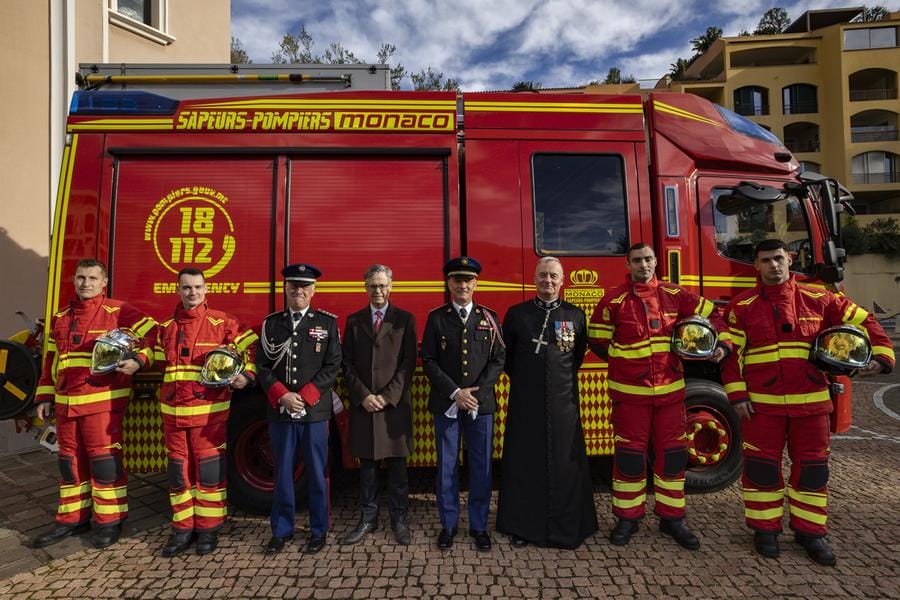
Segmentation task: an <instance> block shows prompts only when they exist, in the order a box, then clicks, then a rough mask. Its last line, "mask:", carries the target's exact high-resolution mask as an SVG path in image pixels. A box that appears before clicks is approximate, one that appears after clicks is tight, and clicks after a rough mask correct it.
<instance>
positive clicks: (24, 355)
mask: <svg viewBox="0 0 900 600" xmlns="http://www.w3.org/2000/svg"><path fill="white" fill-rule="evenodd" d="M0 358H2V360H0V365H2V370H0V420H3V419H11V418H13V417H15V416H16V415H20V414H23V413H25V412H26V411H27V410H28V409H29V408H31V405H32V402H33V401H34V392H35V391H36V390H37V383H38V377H39V375H40V355H36V354H35V352H34V351H33V350H31V349H30V348H28V347H27V346H25V345H24V344H20V343H19V342H13V341H12V340H0Z"/></svg>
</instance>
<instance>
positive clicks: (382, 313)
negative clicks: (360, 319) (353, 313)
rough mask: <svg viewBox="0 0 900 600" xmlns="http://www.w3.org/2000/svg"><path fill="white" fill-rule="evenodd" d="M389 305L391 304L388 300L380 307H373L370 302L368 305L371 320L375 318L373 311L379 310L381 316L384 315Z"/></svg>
mask: <svg viewBox="0 0 900 600" xmlns="http://www.w3.org/2000/svg"><path fill="white" fill-rule="evenodd" d="M390 305H391V304H390V302H387V303H385V305H384V306H382V307H381V308H375V307H374V306H372V305H371V304H370V305H369V312H370V313H371V314H372V320H373V321H374V320H375V313H376V312H377V311H379V310H380V311H381V316H382V317H384V315H386V314H387V310H388V306H390Z"/></svg>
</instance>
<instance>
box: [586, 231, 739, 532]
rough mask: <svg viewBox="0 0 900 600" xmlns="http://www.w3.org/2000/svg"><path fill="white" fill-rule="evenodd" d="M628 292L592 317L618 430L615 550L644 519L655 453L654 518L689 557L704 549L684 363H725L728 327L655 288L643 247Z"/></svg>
mask: <svg viewBox="0 0 900 600" xmlns="http://www.w3.org/2000/svg"><path fill="white" fill-rule="evenodd" d="M626 267H627V269H628V276H627V277H626V281H625V283H624V285H621V286H619V287H617V288H614V289H613V290H611V291H610V292H608V293H607V294H605V295H604V297H603V299H602V300H601V301H600V302H599V303H598V304H597V307H596V308H595V309H594V312H593V314H592V315H591V321H590V324H589V325H588V345H589V346H590V348H591V350H593V351H594V353H595V354H596V355H597V356H599V357H601V358H605V359H607V360H608V361H609V375H608V379H607V385H608V386H609V395H610V397H611V398H612V402H613V411H612V423H613V429H614V430H615V433H616V437H615V450H614V454H613V482H612V504H613V514H614V515H615V516H616V518H617V523H616V526H615V528H614V529H613V530H612V532H611V533H610V535H609V540H610V542H612V543H613V544H615V545H617V546H624V545H626V544H628V542H629V541H630V539H631V536H632V535H634V534H635V533H636V532H637V530H638V522H639V521H640V520H641V519H642V518H643V517H644V514H645V507H644V505H645V500H646V496H647V473H646V467H647V456H648V455H647V449H648V446H650V445H652V446H653V454H654V459H653V483H654V489H655V495H656V507H655V509H654V512H655V513H656V515H657V516H658V517H659V530H660V531H661V532H662V533H664V534H665V535H668V536H670V537H672V539H674V540H675V541H676V542H677V543H678V544H679V545H681V546H682V547H684V548H687V549H688V550H696V549H698V548H699V547H700V540H699V539H697V536H696V535H694V534H693V533H692V532H691V531H690V529H688V527H687V525H685V523H684V517H685V498H684V470H685V467H686V466H687V461H688V447H687V442H686V440H685V423H686V415H685V410H684V389H685V383H684V375H683V368H682V363H681V359H682V358H687V359H696V360H709V361H712V362H718V361H720V360H722V358H723V357H724V356H725V355H726V354H727V353H728V350H729V342H728V335H727V333H720V335H718V336H717V331H718V332H724V330H725V328H726V326H725V323H724V322H723V321H722V318H721V316H720V315H719V312H718V310H717V309H716V308H715V306H714V305H713V303H712V302H710V301H709V300H706V299H705V298H701V297H699V296H696V295H694V294H692V293H690V292H688V291H687V290H685V289H682V288H680V287H678V286H677V285H674V284H671V283H665V282H661V281H659V280H657V279H656V275H655V271H656V255H655V254H654V252H653V249H652V248H650V247H649V246H648V245H647V244H644V243H637V244H634V245H633V246H631V248H629V249H628V253H627V254H626Z"/></svg>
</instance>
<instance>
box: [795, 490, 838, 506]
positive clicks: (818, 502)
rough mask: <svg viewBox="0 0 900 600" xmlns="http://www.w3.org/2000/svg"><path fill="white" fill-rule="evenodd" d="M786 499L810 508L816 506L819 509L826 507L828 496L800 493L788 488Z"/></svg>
mask: <svg viewBox="0 0 900 600" xmlns="http://www.w3.org/2000/svg"><path fill="white" fill-rule="evenodd" d="M788 497H790V498H791V499H792V500H796V501H797V502H802V503H803V504H809V505H810V506H818V507H819V508H825V507H826V506H828V496H827V495H826V494H822V493H819V492H801V491H800V490H795V489H794V488H792V487H788Z"/></svg>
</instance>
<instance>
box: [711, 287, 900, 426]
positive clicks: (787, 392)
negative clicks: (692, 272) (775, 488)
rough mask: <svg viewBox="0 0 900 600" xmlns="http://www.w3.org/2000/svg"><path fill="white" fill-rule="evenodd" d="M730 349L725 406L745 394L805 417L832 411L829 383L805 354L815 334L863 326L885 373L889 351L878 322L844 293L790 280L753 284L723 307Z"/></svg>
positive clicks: (760, 407)
mask: <svg viewBox="0 0 900 600" xmlns="http://www.w3.org/2000/svg"><path fill="white" fill-rule="evenodd" d="M725 315H726V320H727V321H728V325H729V327H730V331H731V340H732V342H733V344H734V352H733V353H732V354H731V355H730V356H729V357H727V358H726V359H725V361H723V368H722V382H723V383H724V384H725V391H726V392H727V393H728V399H729V400H730V401H731V402H732V403H736V402H742V401H744V400H747V399H749V400H750V401H751V402H753V409H754V410H755V411H757V412H762V413H767V414H778V415H788V416H805V415H816V414H824V413H830V412H831V410H832V404H831V395H830V393H829V389H828V380H827V378H826V377H825V374H824V373H822V371H820V370H819V369H818V368H816V366H815V364H813V362H812V361H811V360H809V358H810V350H811V349H812V343H813V342H814V341H815V338H816V336H817V335H818V334H819V333H820V332H822V331H824V330H825V329H828V328H829V327H834V326H836V325H842V324H847V325H856V326H858V327H862V328H863V329H865V330H866V332H867V333H868V335H869V340H870V341H871V343H872V350H873V356H874V358H875V359H876V360H877V361H879V362H880V363H882V364H883V365H885V367H886V368H887V369H888V370H890V369H892V368H893V365H894V348H893V344H892V343H891V341H890V339H889V338H888V337H887V335H886V334H885V333H884V329H882V327H881V325H879V324H878V322H877V321H875V319H874V318H872V315H870V314H869V313H868V312H866V311H865V310H864V309H862V308H860V307H859V306H857V305H856V304H854V303H853V302H851V301H850V300H849V299H848V298H846V297H844V296H838V295H835V294H832V293H831V292H829V291H827V290H824V289H819V288H814V287H810V286H806V285H802V284H799V283H797V282H796V281H795V280H794V277H793V276H791V278H790V279H789V280H788V281H786V282H785V283H782V284H778V285H765V284H763V283H762V282H758V283H757V285H756V287H755V288H753V289H750V290H746V291H744V292H742V293H740V294H738V295H737V296H735V297H734V298H733V299H732V300H731V302H729V304H728V307H727V308H726V309H725Z"/></svg>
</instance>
